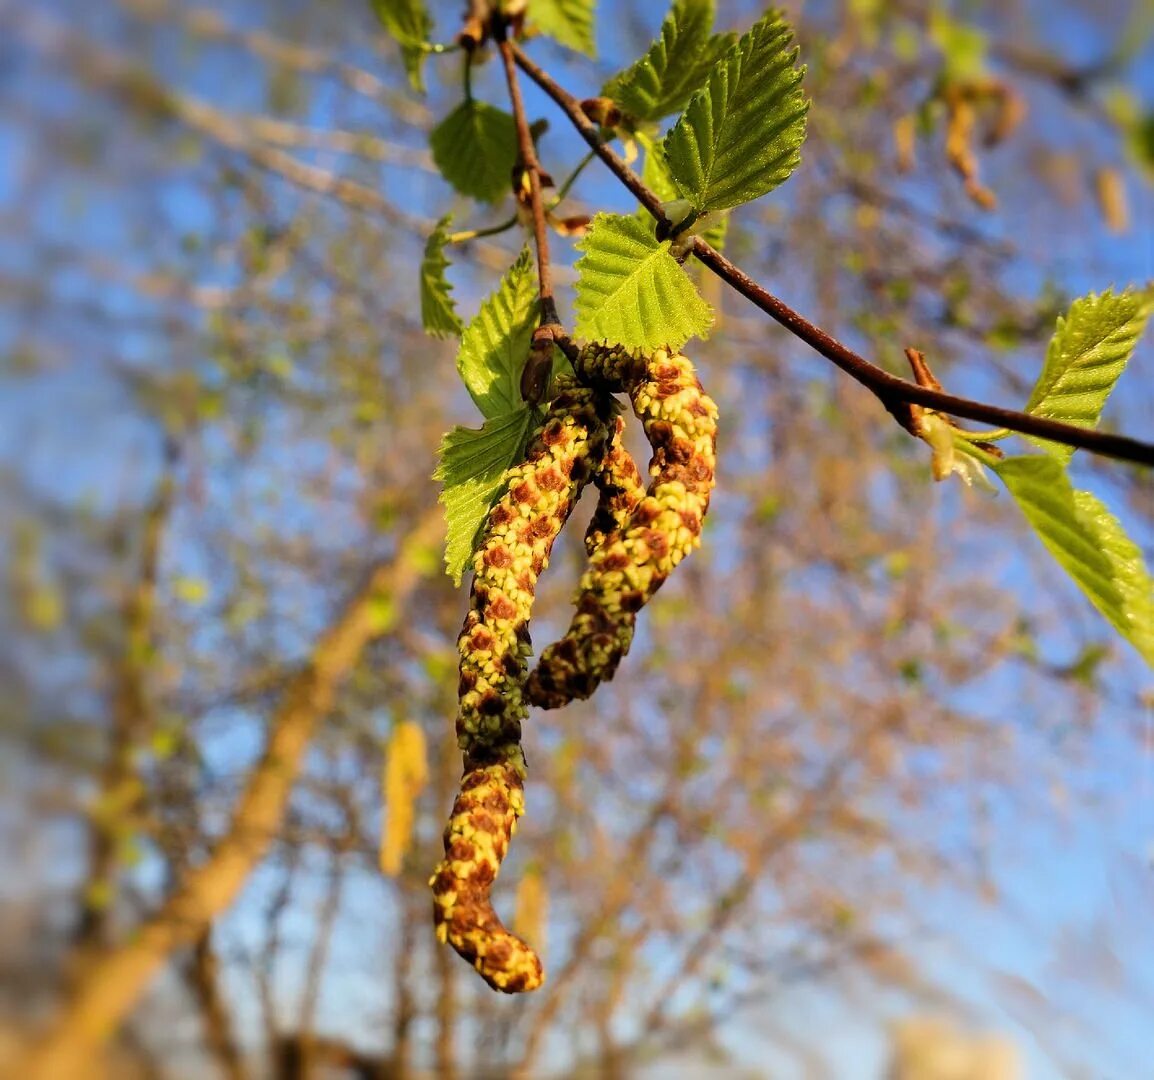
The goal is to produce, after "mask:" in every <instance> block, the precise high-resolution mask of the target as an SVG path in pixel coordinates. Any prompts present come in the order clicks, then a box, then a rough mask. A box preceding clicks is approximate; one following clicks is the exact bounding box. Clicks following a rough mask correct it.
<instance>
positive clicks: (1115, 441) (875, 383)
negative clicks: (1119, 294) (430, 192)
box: [507, 43, 1154, 465]
mask: <svg viewBox="0 0 1154 1080" xmlns="http://www.w3.org/2000/svg"><path fill="white" fill-rule="evenodd" d="M507 48H508V50H509V51H510V52H511V54H512V56H513V59H514V60H515V61H516V63H517V65H518V67H520V68H521V70H522V71H524V72H525V74H526V75H528V76H529V78H531V79H532V80H533V81H534V82H535V83H536V84H537V85H538V86H539V87H540V88H541V89H542V90H543V91H544V92H545V93H546V94H548V95H549V97H551V98H552V99H553V100H554V101H555V102H556V103H557V105H558V106H559V107H560V109H561V111H562V112H564V113H565V115H566V117H567V118H568V119H569V121H570V123H572V125H573V126H574V127H575V128H576V129H577V131H578V133H579V134H580V135H581V137H582V138H583V139H584V140H585V141H586V142H587V143H588V144H589V146H590V147H591V148H592V149H593V151H594V152H595V153H596V154H597V156H598V157H599V158H601V160H602V161H604V162H605V164H606V165H607V166H608V167H609V170H610V171H611V172H612V173H613V174H614V175H615V176H616V177H617V178H618V179H619V180H620V181H621V183H622V184H624V185H625V187H626V188H628V189H629V191H630V192H632V194H633V195H634V196H635V197H636V199H637V200H638V202H640V203H641V205H642V206H644V207H645V209H646V210H648V211H649V213H650V214H652V215H653V217H654V218H656V219H657V222H658V225H659V227H660V226H661V225H663V224H664V226H665V227H666V228H668V224H669V223H668V219H667V218H666V216H665V212H664V210H663V208H662V205H661V200H660V199H658V197H657V195H656V194H655V193H654V192H653V191H651V190H650V189H649V188H648V187H647V186H646V185H645V183H644V181H642V179H641V177H639V176H638V175H637V174H636V173H635V172H634V171H633V170H632V169H630V168H629V166H628V165H627V164H626V163H625V162H624V161H623V160H622V159H621V157H620V156H619V155H618V154H617V153H616V152H615V151H614V150H613V149H612V147H610V146H608V145H607V144H606V143H605V141H604V140H603V139H602V137H601V132H600V131H599V129H598V128H597V127H596V125H594V124H593V123H592V122H590V120H589V119H588V117H586V115H585V114H584V112H583V111H582V110H581V104H580V102H579V101H578V100H577V99H576V98H575V97H574V96H573V95H572V94H570V93H569V92H568V91H567V90H565V89H564V87H562V86H560V85H559V84H558V83H557V82H556V81H554V79H553V78H552V77H551V76H550V75H549V74H548V73H547V72H545V71H543V70H542V69H541V68H540V67H538V66H537V65H536V64H535V63H534V62H533V61H532V60H530V59H529V57H528V56H526V55H525V53H524V52H523V51H522V50H521V49H520V48H519V47H518V46H517V45H516V44H515V43H509V44H508V46H507ZM691 250H692V252H693V254H694V256H695V257H696V258H697V259H698V260H699V261H700V262H701V263H703V264H704V265H705V266H707V267H708V268H709V269H710V270H712V271H713V272H714V273H715V274H716V275H717V276H718V277H719V278H721V279H722V281H724V282H725V283H726V284H727V285H729V286H730V287H731V288H733V289H735V290H736V291H737V292H739V293H741V295H742V296H744V297H745V298H746V299H747V300H749V301H750V302H751V303H753V304H755V305H756V306H757V307H759V308H760V309H761V310H762V311H764V312H765V313H766V314H767V315H769V316H770V317H771V318H773V319H775V320H776V321H777V322H779V323H780V324H781V325H782V326H784V327H785V328H786V329H787V330H788V331H789V332H790V333H791V334H793V335H794V336H795V337H797V338H800V339H801V340H802V341H804V342H805V343H806V344H807V345H809V346H810V347H811V348H812V349H814V350H816V351H817V352H819V353H821V355H822V356H824V357H825V358H826V359H827V360H830V361H832V362H833V363H834V364H836V365H837V366H838V367H839V368H841V370H842V371H844V372H845V373H846V374H847V375H850V376H851V377H852V378H854V379H856V380H857V381H858V382H859V383H861V384H862V385H863V386H864V387H866V389H868V390H870V391H872V392H873V394H874V395H875V396H876V397H877V398H878V400H879V401H881V403H882V404H883V405H885V407H886V408H887V409H889V410H890V412H891V413H893V414H894V416H895V417H898V418H899V422H900V416H901V414H902V409H901V407H900V406H901V405H902V404H903V403H904V404H916V405H922V406H925V407H927V408H931V409H936V410H938V411H940V412H944V413H950V414H952V415H954V416H959V417H963V418H964V419H967V420H975V421H977V422H978V423H985V424H993V425H995V426H996V427H1004V428H1009V429H1010V430H1011V431H1016V432H1018V433H1020V434H1022V435H1034V436H1037V437H1039V438H1044V439H1049V440H1051V441H1053V442H1059V443H1064V444H1065V445H1067V446H1073V447H1076V448H1080V449H1084V450H1089V451H1090V452H1091V453H1095V454H1101V455H1102V456H1103V457H1111V458H1117V459H1118V460H1120V461H1132V462H1135V463H1137V464H1139V465H1154V445H1152V444H1150V443H1144V442H1141V441H1139V440H1138V439H1131V438H1128V437H1126V436H1124V435H1114V434H1111V433H1109V432H1105V431H1098V430H1096V429H1094V428H1082V427H1076V426H1074V425H1073V424H1063V423H1060V422H1059V421H1057V420H1047V419H1046V418H1045V417H1041V416H1033V415H1031V414H1029V413H1023V412H1018V411H1017V410H1015V409H1004V408H1001V407H999V406H997V405H987V404H985V403H984V402H980V401H973V400H972V399H970V398H964V397H958V396H957V395H955V394H948V393H945V392H944V391H942V390H935V389H933V388H932V387H928V386H918V385H917V384H916V383H913V382H910V381H909V380H907V379H902V378H899V377H898V376H896V375H891V374H890V373H889V372H888V371H886V370H885V369H884V368H881V367H878V366H877V365H876V364H874V363H872V362H870V361H869V360H867V359H866V358H865V357H864V356H861V355H859V354H858V353H856V352H854V351H853V350H852V349H851V348H849V347H848V346H846V345H843V344H842V343H841V342H840V341H838V340H837V339H836V338H834V337H833V336H832V335H830V334H828V333H826V331H824V330H822V329H821V327H819V326H815V325H814V324H813V323H811V322H810V321H809V320H808V319H806V318H805V317H804V316H803V315H801V314H800V313H799V312H797V311H795V310H794V309H793V308H791V307H790V306H789V305H788V304H787V303H785V301H783V300H781V299H779V298H778V297H776V296H774V295H773V294H772V293H770V292H768V291H767V290H766V289H764V288H763V287H762V286H761V285H759V284H758V283H757V282H756V281H754V279H753V278H751V277H750V276H749V275H748V274H746V273H745V272H744V271H743V270H741V269H740V268H739V267H738V266H736V265H735V264H734V263H732V262H730V260H729V259H727V258H726V257H725V256H724V255H722V254H721V252H719V251H717V250H716V248H714V247H712V246H711V245H710V244H708V243H706V242H705V240H703V239H702V238H701V237H700V236H697V237H694V238H693V246H692V249H691ZM903 426H904V425H903Z"/></svg>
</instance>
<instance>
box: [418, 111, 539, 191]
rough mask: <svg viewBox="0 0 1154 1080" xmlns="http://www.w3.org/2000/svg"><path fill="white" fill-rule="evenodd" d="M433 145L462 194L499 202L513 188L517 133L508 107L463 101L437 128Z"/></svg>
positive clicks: (435, 156) (431, 138)
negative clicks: (502, 107) (505, 109)
mask: <svg viewBox="0 0 1154 1080" xmlns="http://www.w3.org/2000/svg"><path fill="white" fill-rule="evenodd" d="M429 145H430V147H431V148H432V151H433V161H434V162H435V163H436V165H437V168H438V169H440V170H441V175H442V176H444V178H445V179H446V180H448V182H449V183H450V184H452V185H453V187H455V188H456V189H457V190H458V191H459V192H460V193H461V194H462V195H469V196H471V197H472V198H474V199H480V200H481V201H482V202H495V201H496V200H497V199H499V198H501V196H502V195H506V194H508V193H509V192H510V191H511V190H512V186H513V165H514V163H515V162H516V160H517V133H516V128H515V127H514V124H513V117H512V116H510V115H509V113H507V112H505V111H504V110H502V109H498V108H497V107H496V106H494V105H489V104H488V103H487V102H484V101H476V100H474V99H469V100H466V101H462V102H461V104H460V105H458V106H457V107H456V108H455V109H454V110H453V111H452V112H451V113H449V115H448V116H446V117H445V119H444V120H442V121H441V122H440V123H439V124H438V125H437V126H436V127H435V128H433V131H432V133H431V134H430V135H429Z"/></svg>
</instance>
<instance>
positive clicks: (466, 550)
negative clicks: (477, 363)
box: [433, 408, 540, 585]
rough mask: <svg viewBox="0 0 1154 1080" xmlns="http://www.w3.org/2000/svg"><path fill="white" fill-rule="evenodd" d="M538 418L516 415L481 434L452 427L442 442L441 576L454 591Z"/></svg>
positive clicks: (526, 411) (438, 475)
mask: <svg viewBox="0 0 1154 1080" xmlns="http://www.w3.org/2000/svg"><path fill="white" fill-rule="evenodd" d="M539 419H540V417H539V415H538V414H537V413H535V412H534V411H533V410H532V409H525V408H522V409H518V410H517V411H516V412H510V413H506V414H505V415H504V416H498V417H494V418H493V419H491V420H486V421H485V425H484V426H483V427H482V428H481V429H480V431H474V430H473V429H471V428H464V427H455V428H453V429H452V430H451V431H450V432H449V433H448V434H447V435H446V436H445V438H444V439H443V440H442V442H441V448H440V450H439V455H440V462H439V463H438V465H437V471H436V472H434V473H433V479H434V480H440V481H441V485H442V490H441V503H442V504H443V505H444V507H445V522H446V525H447V527H448V528H447V533H446V536H445V572H446V573H447V574H448V575H449V577H451V578H452V579H453V583H454V584H455V585H460V584H461V576H462V575H463V574H464V573H465V571H466V570H467V569H468V568H469V565H470V563H471V561H472V558H473V554H474V552H475V551H476V546H477V535H478V533H479V532H480V530H481V526H482V525H483V524H484V522H485V518H486V516H487V515H488V513H489V510H490V509H491V508H492V506H493V503H495V502H496V501H497V499H498V498H499V497H500V494H501V478H502V477H503V476H504V473H505V470H506V469H508V468H510V467H511V466H513V465H515V464H516V463H517V462H518V461H520V459H521V453H522V451H523V450H524V448H525V441H526V438H527V437H528V434H529V432H530V430H531V429H532V427H533V425H534V423H536V422H537V421H539Z"/></svg>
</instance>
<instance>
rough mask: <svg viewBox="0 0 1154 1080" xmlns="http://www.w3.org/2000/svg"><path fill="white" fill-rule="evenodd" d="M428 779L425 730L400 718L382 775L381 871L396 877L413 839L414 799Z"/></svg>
mask: <svg viewBox="0 0 1154 1080" xmlns="http://www.w3.org/2000/svg"><path fill="white" fill-rule="evenodd" d="M428 779H429V767H428V761H427V757H426V753H425V733H424V731H422V730H421V725H420V724H418V723H415V722H414V721H412V720H402V721H401V722H400V723H398V724H397V725H396V726H395V727H394V728H393V734H392V736H391V737H390V739H389V745H388V748H387V750H386V751H385V764H384V769H383V770H382V776H381V790H382V795H383V796H384V805H385V821H384V825H383V828H382V829H381V845H380V851H379V858H380V865H381V872H382V873H384V874H387V875H388V876H389V877H396V876H397V874H399V873H400V872H401V865H402V863H403V862H404V859H405V855H406V854H407V853H408V850H409V846H410V845H411V844H412V839H413V818H414V811H415V808H416V802H417V798H418V796H419V795H420V794H421V791H422V790H423V789H424V786H425V784H426V782H427V781H428Z"/></svg>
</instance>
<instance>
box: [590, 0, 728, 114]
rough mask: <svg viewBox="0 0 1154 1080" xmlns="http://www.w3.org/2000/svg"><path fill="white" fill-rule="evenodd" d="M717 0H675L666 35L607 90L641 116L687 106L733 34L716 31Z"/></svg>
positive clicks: (625, 108)
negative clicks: (714, 17) (714, 33)
mask: <svg viewBox="0 0 1154 1080" xmlns="http://www.w3.org/2000/svg"><path fill="white" fill-rule="evenodd" d="M713 13H714V4H713V0H674V4H673V7H671V8H670V9H669V14H668V15H666V16H665V21H664V22H663V23H662V24H661V36H660V37H659V38H658V39H657V40H656V41H654V42H653V44H652V45H650V46H649V51H648V52H646V54H645V55H644V56H643V57H642V58H641V59H640V60H638V61H637V62H636V63H635V64H632V65H631V66H630V67H628V68H626V69H625V70H624V71H622V72H620V73H618V74H617V75H614V76H613V78H611V79H610V80H609V81H608V82H607V83H606V84H605V86H604V87H603V88H602V90H601V93H602V94H603V95H604V96H605V97H608V98H612V99H613V100H614V101H615V102H616V103H617V104H618V105H619V106H620V108H621V109H622V110H623V111H624V112H626V113H628V114H629V115H630V116H633V117H636V118H637V119H638V120H660V119H661V118H662V117H663V116H668V115H669V114H670V113H675V112H678V111H679V110H681V109H684V108H685V104H686V102H687V101H688V100H689V98H690V96H691V95H692V94H693V92H694V91H695V90H697V89H698V88H699V87H700V86H701V85H702V83H704V82H705V80H706V78H707V77H708V75H709V72H710V70H711V69H712V67H713V65H714V64H715V63H716V62H717V59H718V57H719V56H721V54H722V53H724V52H725V51H726V50H727V49H728V48H730V47H731V46H732V45H733V42H734V35H733V34H716V35H713V34H711V31H712V29H713Z"/></svg>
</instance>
